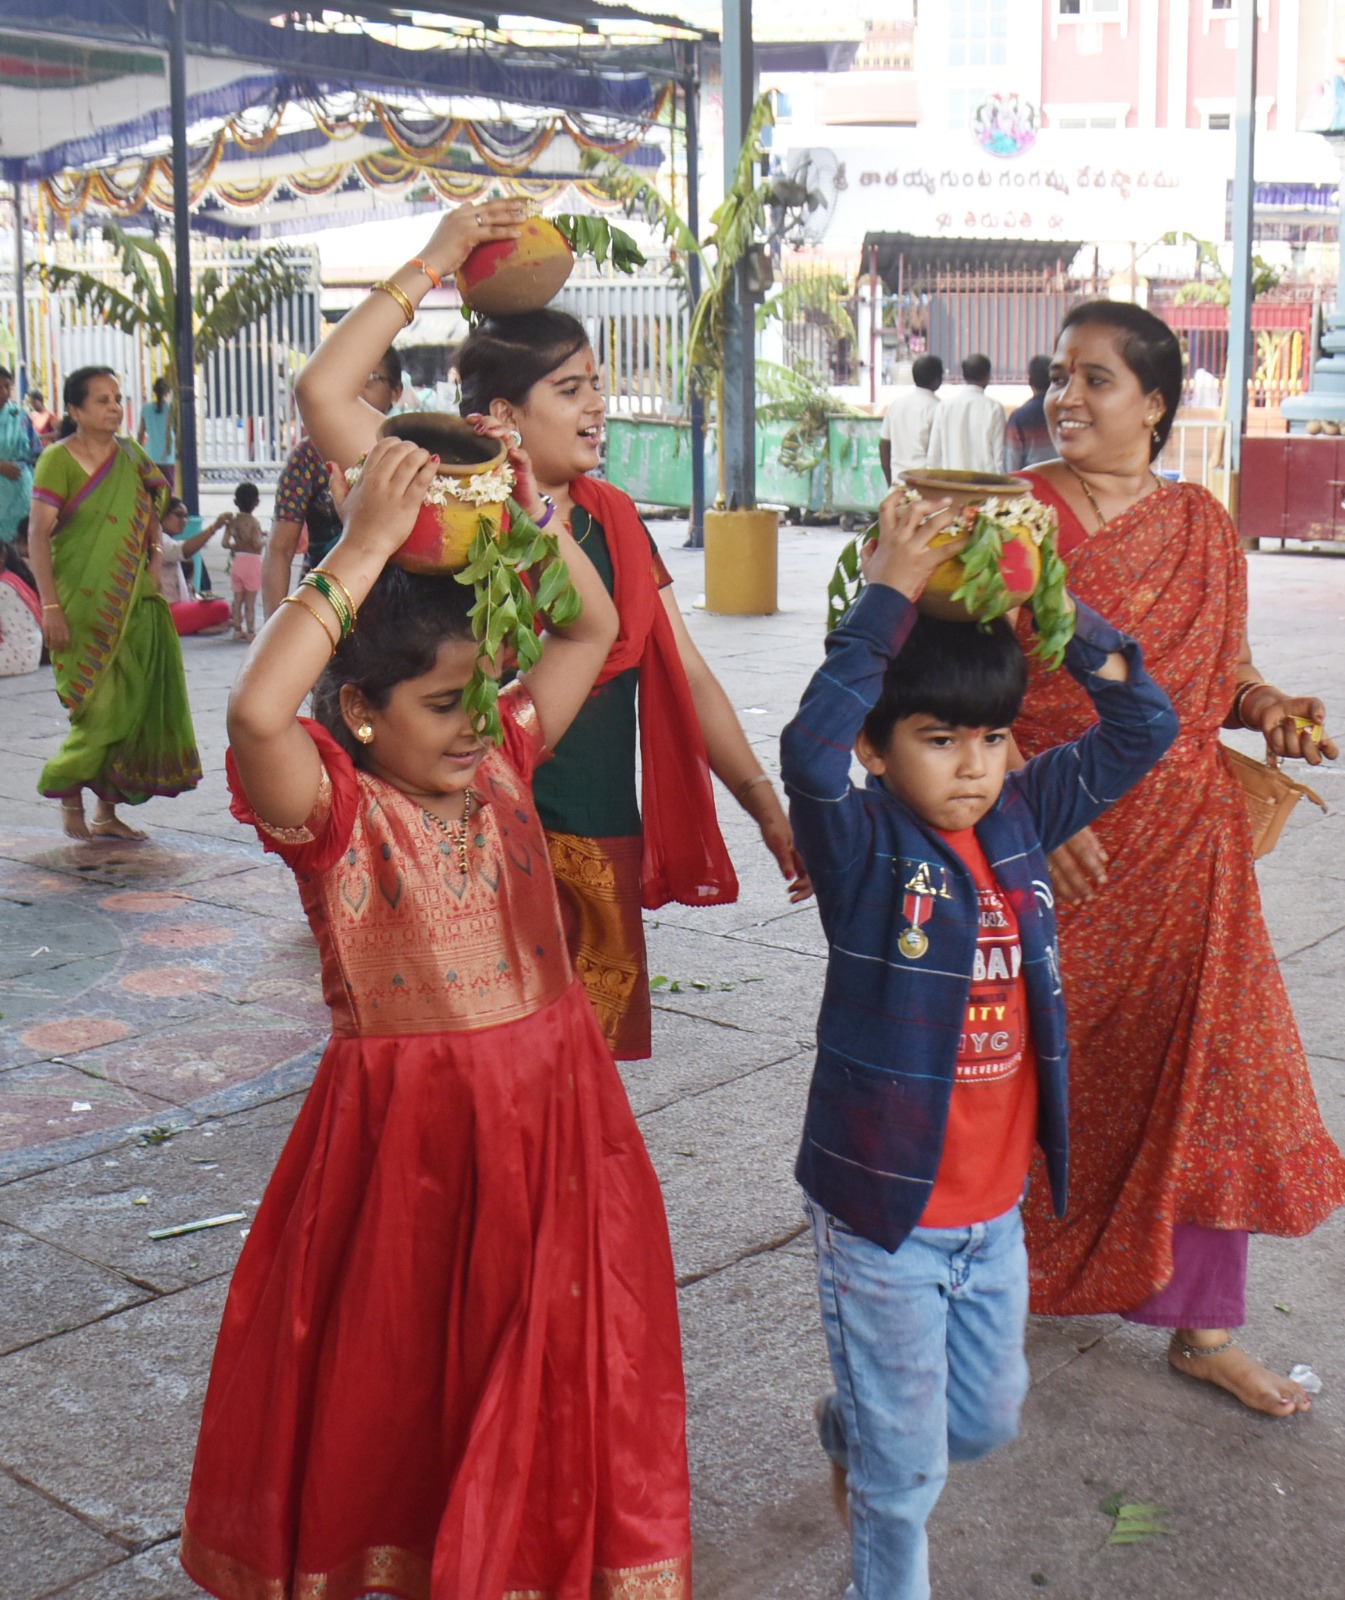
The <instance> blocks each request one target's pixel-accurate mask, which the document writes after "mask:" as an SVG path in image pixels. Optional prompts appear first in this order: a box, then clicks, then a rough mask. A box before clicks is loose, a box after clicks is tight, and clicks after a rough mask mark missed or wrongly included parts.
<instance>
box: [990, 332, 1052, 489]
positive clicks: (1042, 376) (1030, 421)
mask: <svg viewBox="0 0 1345 1600" xmlns="http://www.w3.org/2000/svg"><path fill="white" fill-rule="evenodd" d="M1027 381H1028V382H1029V383H1030V384H1031V385H1032V398H1031V399H1030V400H1025V401H1024V402H1023V404H1022V405H1021V406H1019V407H1018V409H1017V411H1015V412H1012V413H1011V414H1010V417H1009V426H1008V427H1007V428H1006V429H1005V433H1004V470H1005V472H1022V471H1023V469H1024V468H1025V467H1033V466H1036V464H1037V462H1039V461H1054V460H1055V458H1056V456H1057V455H1059V453H1060V452H1059V451H1058V450H1057V449H1056V447H1055V445H1054V444H1053V443H1052V440H1051V435H1050V432H1049V431H1048V430H1047V427H1046V407H1045V405H1044V403H1043V402H1044V401H1045V398H1046V391H1047V389H1048V388H1049V387H1050V384H1051V358H1050V356H1033V357H1032V359H1031V361H1029V362H1028V364H1027Z"/></svg>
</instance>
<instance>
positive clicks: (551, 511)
mask: <svg viewBox="0 0 1345 1600" xmlns="http://www.w3.org/2000/svg"><path fill="white" fill-rule="evenodd" d="M541 501H542V504H543V505H544V506H545V507H546V510H545V511H544V512H543V513H542V515H541V516H540V517H537V518H536V519H535V522H534V526H536V527H538V528H544V527H546V525H547V523H548V522H550V521H551V519H552V517H554V516H555V514H556V502H555V501H554V500H553V499H552V498H551V496H550V495H549V494H544V495H542V496H541Z"/></svg>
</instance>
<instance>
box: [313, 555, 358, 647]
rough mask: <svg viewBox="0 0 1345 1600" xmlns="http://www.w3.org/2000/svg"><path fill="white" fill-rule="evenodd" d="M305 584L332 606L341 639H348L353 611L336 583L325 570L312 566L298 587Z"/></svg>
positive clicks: (353, 626) (353, 620)
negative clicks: (311, 569)
mask: <svg viewBox="0 0 1345 1600" xmlns="http://www.w3.org/2000/svg"><path fill="white" fill-rule="evenodd" d="M305 585H307V586H308V587H309V588H310V589H316V590H317V592H318V593H319V594H320V595H321V596H322V598H323V599H324V600H325V601H326V602H327V604H328V605H329V606H330V607H331V608H332V611H333V612H334V613H335V616H336V620H337V621H338V622H339V623H340V625H341V637H342V639H348V638H349V637H350V635H351V634H352V633H353V632H354V631H355V612H354V608H353V607H352V606H351V604H350V602H349V601H348V600H347V598H346V596H345V595H344V594H342V593H341V592H340V591H339V590H338V588H337V585H336V583H335V582H334V581H333V580H332V579H331V578H330V577H328V575H327V574H326V573H325V572H320V571H318V570H317V568H314V570H313V571H312V572H308V573H305V574H304V577H303V580H302V581H301V583H300V585H299V587H300V588H301V589H302V588H303V587H304V586H305Z"/></svg>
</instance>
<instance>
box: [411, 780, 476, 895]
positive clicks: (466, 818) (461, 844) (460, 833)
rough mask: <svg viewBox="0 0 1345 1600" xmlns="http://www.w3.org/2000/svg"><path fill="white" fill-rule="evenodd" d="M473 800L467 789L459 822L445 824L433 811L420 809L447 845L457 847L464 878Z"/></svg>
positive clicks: (473, 797)
mask: <svg viewBox="0 0 1345 1600" xmlns="http://www.w3.org/2000/svg"><path fill="white" fill-rule="evenodd" d="M475 800H476V796H475V795H474V794H473V793H472V791H471V790H470V789H469V790H468V791H467V799H466V801H465V802H464V804H463V807H462V821H461V822H446V821H445V820H444V818H443V817H436V816H435V814H434V812H433V811H425V807H424V806H421V808H420V809H421V810H422V811H425V815H426V816H427V817H428V818H429V819H430V821H431V822H434V823H437V824H438V826H439V831H440V832H441V833H443V834H444V835H445V837H446V838H447V839H448V842H449V844H451V845H452V844H455V845H457V847H458V867H459V869H460V870H461V872H462V875H463V877H464V878H465V877H466V876H467V824H468V823H469V822H470V821H471V820H472V806H473V804H474V802H475Z"/></svg>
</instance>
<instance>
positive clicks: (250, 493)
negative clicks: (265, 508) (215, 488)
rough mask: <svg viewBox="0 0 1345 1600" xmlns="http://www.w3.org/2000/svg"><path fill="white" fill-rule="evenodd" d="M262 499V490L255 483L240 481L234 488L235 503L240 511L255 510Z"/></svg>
mask: <svg viewBox="0 0 1345 1600" xmlns="http://www.w3.org/2000/svg"><path fill="white" fill-rule="evenodd" d="M261 500H262V497H261V491H260V490H259V489H258V488H257V485H256V484H255V483H240V484H239V485H238V487H237V488H236V489H235V490H234V504H235V505H236V506H237V507H238V509H239V510H240V511H246V512H249V513H251V512H253V511H255V510H256V509H257V507H258V506H259V505H260V504H261Z"/></svg>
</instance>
